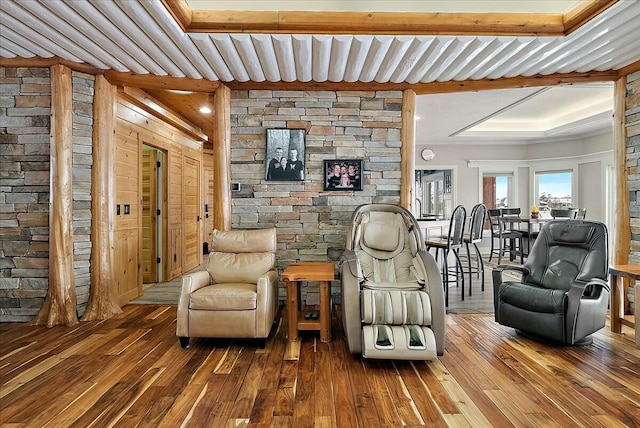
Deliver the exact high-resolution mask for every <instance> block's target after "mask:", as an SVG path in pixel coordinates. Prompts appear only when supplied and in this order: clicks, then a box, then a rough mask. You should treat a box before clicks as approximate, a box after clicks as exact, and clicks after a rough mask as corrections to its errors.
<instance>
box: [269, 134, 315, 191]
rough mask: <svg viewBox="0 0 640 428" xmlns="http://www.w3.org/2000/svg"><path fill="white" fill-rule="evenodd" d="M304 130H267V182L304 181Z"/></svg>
mask: <svg viewBox="0 0 640 428" xmlns="http://www.w3.org/2000/svg"><path fill="white" fill-rule="evenodd" d="M305 133H306V131H305V130H304V129H283V128H273V129H267V156H266V157H265V170H266V171H265V178H266V179H267V181H302V180H304V159H305V157H304V155H305V150H304V137H305Z"/></svg>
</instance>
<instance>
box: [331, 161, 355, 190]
mask: <svg viewBox="0 0 640 428" xmlns="http://www.w3.org/2000/svg"><path fill="white" fill-rule="evenodd" d="M323 162H324V165H323V169H322V171H323V177H324V190H326V191H334V190H335V191H340V190H341V191H344V190H356V191H357V190H362V181H363V176H362V173H363V166H364V161H363V160H362V159H331V160H324V161H323Z"/></svg>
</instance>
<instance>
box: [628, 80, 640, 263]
mask: <svg viewBox="0 0 640 428" xmlns="http://www.w3.org/2000/svg"><path fill="white" fill-rule="evenodd" d="M626 123H627V126H626V128H627V185H628V187H629V209H630V212H631V213H630V220H631V251H630V254H629V263H632V264H637V263H640V72H636V73H633V74H630V75H628V76H627V100H626Z"/></svg>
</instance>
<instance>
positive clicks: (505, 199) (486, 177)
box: [482, 173, 513, 209]
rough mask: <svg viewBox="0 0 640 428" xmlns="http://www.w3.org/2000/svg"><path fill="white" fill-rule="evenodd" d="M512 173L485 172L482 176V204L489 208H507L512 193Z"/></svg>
mask: <svg viewBox="0 0 640 428" xmlns="http://www.w3.org/2000/svg"><path fill="white" fill-rule="evenodd" d="M512 180H513V174H509V173H505V174H499V173H485V174H483V177H482V182H483V195H482V199H483V202H484V204H485V205H486V206H487V208H489V209H494V208H495V209H499V208H507V207H508V206H509V200H510V199H511V198H512V195H513V183H512Z"/></svg>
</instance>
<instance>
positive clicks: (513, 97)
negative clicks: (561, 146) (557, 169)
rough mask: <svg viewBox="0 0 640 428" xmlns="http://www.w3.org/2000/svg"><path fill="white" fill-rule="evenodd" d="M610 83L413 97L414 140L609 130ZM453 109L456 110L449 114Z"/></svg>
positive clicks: (514, 139)
mask: <svg viewBox="0 0 640 428" xmlns="http://www.w3.org/2000/svg"><path fill="white" fill-rule="evenodd" d="M612 110H613V84H611V83H609V82H602V83H592V84H583V85H570V86H555V87H538V88H523V89H500V90H493V91H481V92H464V93H452V94H436V95H422V96H419V97H418V100H417V103H416V112H417V115H418V116H419V117H420V119H419V120H418V121H417V122H416V135H417V139H418V141H417V143H418V144H427V145H434V144H455V143H459V144H468V143H472V142H479V143H484V142H487V141H491V142H494V143H501V142H502V143H509V144H514V143H538V142H545V141H552V140H553V141H562V140H570V139H575V138H584V137H587V136H591V135H597V134H601V133H604V132H610V131H611V129H612V114H613V113H612ZM452 112H455V114H452Z"/></svg>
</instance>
